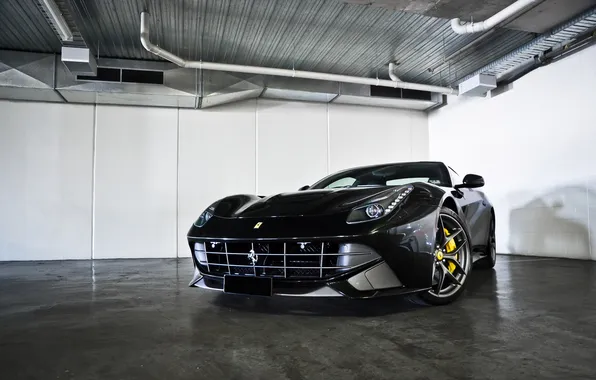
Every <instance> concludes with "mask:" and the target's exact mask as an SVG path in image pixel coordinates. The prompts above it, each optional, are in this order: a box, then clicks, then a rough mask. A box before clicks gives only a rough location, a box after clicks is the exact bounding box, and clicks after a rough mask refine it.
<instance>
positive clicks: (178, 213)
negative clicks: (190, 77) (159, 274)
mask: <svg viewBox="0 0 596 380" xmlns="http://www.w3.org/2000/svg"><path fill="white" fill-rule="evenodd" d="M179 221H180V108H177V109H176V232H175V234H176V236H175V237H176V258H177V259H178V258H180V256H179V255H180V246H179V241H178V235H179V233H180V231H179V230H180V222H179Z"/></svg>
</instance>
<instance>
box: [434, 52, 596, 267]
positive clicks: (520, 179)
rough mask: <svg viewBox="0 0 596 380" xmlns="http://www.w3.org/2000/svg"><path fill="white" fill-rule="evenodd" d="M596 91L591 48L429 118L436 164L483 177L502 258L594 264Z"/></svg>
mask: <svg viewBox="0 0 596 380" xmlns="http://www.w3.org/2000/svg"><path fill="white" fill-rule="evenodd" d="M594 88H596V47H591V48H588V49H586V50H584V51H581V52H579V53H577V54H575V55H573V56H570V57H568V58H566V59H563V60H561V61H559V62H556V63H553V64H551V65H549V66H546V67H543V68H541V69H538V70H535V71H534V72H532V73H530V74H528V75H526V76H524V77H522V78H521V79H520V80H518V81H517V82H515V83H514V84H513V89H512V90H510V91H508V92H506V93H503V94H501V95H499V96H496V97H494V98H492V99H491V98H465V97H461V98H454V97H450V98H449V105H448V106H446V107H444V108H441V109H439V110H437V111H436V112H433V113H432V114H431V115H430V117H429V131H430V157H431V159H437V160H444V161H447V162H449V163H450V164H451V165H452V166H453V167H454V168H455V169H456V170H458V171H459V172H460V174H465V173H470V172H471V173H478V174H481V175H483V176H484V177H485V180H486V187H485V189H486V192H487V194H488V195H489V197H490V199H491V200H492V201H493V203H494V205H495V211H496V216H497V245H498V247H497V248H498V251H499V252H503V253H521V254H529V255H545V256H563V257H570V258H582V259H588V258H591V259H596V166H595V165H594V163H595V162H596V149H595V144H596V124H595V123H594V117H593V110H594V106H595V104H596V102H595V101H594ZM461 172H463V173H461Z"/></svg>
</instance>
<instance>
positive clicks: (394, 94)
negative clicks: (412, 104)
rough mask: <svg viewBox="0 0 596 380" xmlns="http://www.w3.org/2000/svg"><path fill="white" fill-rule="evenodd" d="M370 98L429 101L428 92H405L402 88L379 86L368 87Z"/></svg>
mask: <svg viewBox="0 0 596 380" xmlns="http://www.w3.org/2000/svg"><path fill="white" fill-rule="evenodd" d="M370 96H378V97H382V98H396V99H416V100H431V93H430V92H428V91H419V90H406V89H403V88H391V87H381V86H370Z"/></svg>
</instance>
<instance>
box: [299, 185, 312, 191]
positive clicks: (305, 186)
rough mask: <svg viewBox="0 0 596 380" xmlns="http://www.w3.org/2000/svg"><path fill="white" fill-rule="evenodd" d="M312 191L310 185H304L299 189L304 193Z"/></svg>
mask: <svg viewBox="0 0 596 380" xmlns="http://www.w3.org/2000/svg"><path fill="white" fill-rule="evenodd" d="M308 189H310V185H304V186H302V187H301V188H299V189H298V191H304V190H308Z"/></svg>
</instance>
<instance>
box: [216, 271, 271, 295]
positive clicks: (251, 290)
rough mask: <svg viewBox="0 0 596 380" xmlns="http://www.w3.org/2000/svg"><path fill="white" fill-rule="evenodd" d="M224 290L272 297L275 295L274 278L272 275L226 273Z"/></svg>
mask: <svg viewBox="0 0 596 380" xmlns="http://www.w3.org/2000/svg"><path fill="white" fill-rule="evenodd" d="M224 292H225V293H235V294H248V295H253V296H269V297H270V296H272V295H273V279H272V278H271V277H250V276H234V275H225V276H224Z"/></svg>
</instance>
